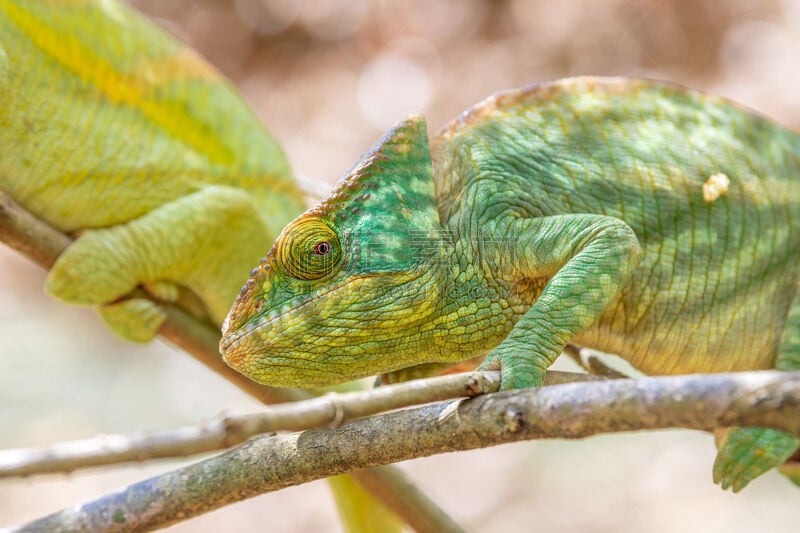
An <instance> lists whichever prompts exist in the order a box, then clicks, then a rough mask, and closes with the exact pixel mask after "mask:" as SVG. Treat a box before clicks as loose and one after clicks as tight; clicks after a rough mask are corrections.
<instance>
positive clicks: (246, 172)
mask: <svg viewBox="0 0 800 533" xmlns="http://www.w3.org/2000/svg"><path fill="white" fill-rule="evenodd" d="M0 189H3V190H5V191H6V192H8V193H9V194H10V195H11V196H12V197H13V198H14V199H15V200H16V201H17V202H19V203H20V204H22V205H24V206H25V207H26V208H27V209H28V210H30V211H32V212H33V213H34V214H36V215H37V216H39V217H41V218H42V219H44V220H46V221H47V222H49V223H50V224H52V225H53V226H55V227H57V228H59V229H61V230H63V231H66V232H69V233H72V234H74V235H79V237H78V239H77V240H76V242H75V243H74V244H73V245H72V246H70V247H69V248H68V249H67V251H66V252H65V253H64V254H63V255H62V256H61V257H60V258H59V260H58V262H57V263H56V265H55V266H54V268H53V269H52V271H51V272H50V275H49V276H48V279H47V290H48V291H49V292H50V293H52V294H53V295H55V296H56V297H58V298H60V299H62V300H64V301H67V302H69V303H75V304H91V305H101V306H103V307H101V314H102V315H103V317H104V319H105V320H106V322H107V323H108V324H109V326H111V327H112V329H114V331H116V332H117V333H119V334H120V335H122V336H123V337H126V338H128V339H131V340H139V341H146V340H149V339H150V338H152V337H153V336H154V335H155V333H156V331H157V329H158V327H159V326H160V324H161V323H162V322H163V320H164V313H163V311H162V310H161V309H160V307H158V306H156V305H154V304H152V303H150V302H149V301H148V300H144V299H134V300H125V301H121V302H116V301H115V300H117V299H118V298H119V297H121V296H123V295H125V294H126V293H128V292H129V291H130V290H131V289H133V288H134V287H136V286H137V285H139V284H142V285H145V286H146V287H147V288H149V289H151V292H153V293H154V294H156V295H158V296H161V297H164V298H167V299H174V298H176V297H178V296H179V295H181V294H182V293H185V292H186V291H185V290H184V289H187V288H188V289H190V290H191V292H193V293H195V294H196V296H199V299H200V300H201V303H202V307H203V308H204V311H203V314H207V316H208V318H210V320H211V321H213V322H214V323H216V324H220V323H221V322H222V320H223V318H224V317H225V314H226V313H227V311H228V309H229V308H230V303H231V301H232V300H233V298H234V296H235V295H236V292H237V291H238V289H239V287H240V286H241V284H242V283H243V282H244V281H245V279H246V276H247V272H248V270H249V266H250V265H251V264H252V263H255V262H257V261H258V258H259V257H261V255H262V254H263V250H262V249H261V246H263V244H262V243H264V242H269V241H270V240H271V239H274V237H275V235H277V233H278V231H279V230H280V228H281V227H283V226H284V225H285V224H286V223H287V222H288V221H289V220H291V218H292V217H294V216H296V215H297V214H298V213H300V212H301V211H302V210H303V202H302V196H301V194H300V192H299V189H298V188H297V186H296V185H295V184H294V182H293V180H292V176H291V173H290V171H289V169H288V166H287V163H286V159H285V158H284V156H283V154H282V152H281V150H280V148H279V147H278V145H277V144H276V143H275V142H274V141H273V140H272V138H271V137H270V136H269V135H268V134H267V132H266V131H265V130H264V129H263V127H262V126H261V124H260V123H259V122H258V120H257V118H256V117H255V116H254V115H253V113H252V112H251V111H250V109H248V107H247V106H246V105H245V104H244V103H243V102H242V100H241V99H240V97H239V96H238V95H237V94H236V92H235V91H234V90H233V89H232V87H231V86H230V85H229V84H228V82H226V81H225V80H224V79H223V78H222V77H221V76H219V74H217V73H216V72H215V71H214V70H213V69H212V68H211V67H210V66H209V65H208V64H206V62H205V61H203V60H202V59H201V58H200V57H199V56H197V55H196V54H195V53H194V52H192V51H191V50H189V49H188V48H186V47H185V46H183V45H181V44H179V43H177V42H176V41H175V40H173V39H172V38H170V37H169V36H167V35H166V34H165V33H164V32H162V31H161V30H159V29H158V28H156V27H154V26H153V25H152V24H150V23H149V22H147V21H146V20H145V19H143V18H142V17H140V16H139V15H138V14H136V13H135V12H133V11H132V10H130V9H128V8H127V7H126V6H125V5H123V4H118V3H116V2H111V1H104V2H100V1H99V0H97V1H95V0H92V1H90V0H79V1H73V2H68V3H66V4H65V3H64V2H57V1H30V2H26V1H9V0H0Z"/></svg>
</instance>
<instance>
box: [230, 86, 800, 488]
mask: <svg viewBox="0 0 800 533" xmlns="http://www.w3.org/2000/svg"><path fill="white" fill-rule="evenodd" d="M799 255H800V136H798V135H796V134H794V133H792V132H791V131H788V130H786V129H784V128H782V127H780V126H778V125H777V124H775V123H773V122H771V121H769V120H767V119H765V118H763V117H761V116H759V115H757V114H754V113H752V112H750V111H748V110H746V109H744V108H742V107H739V106H737V105H735V104H733V103H731V102H728V101H726V100H724V99H721V98H717V97H714V96H709V95H706V94H702V93H699V92H694V91H689V90H685V89H682V88H679V87H676V86H672V85H668V84H663V83H658V82H652V81H646V80H626V79H603V78H575V79H568V80H563V81H558V82H554V83H545V84H540V85H535V86H532V87H529V88H525V89H522V90H516V91H510V92H505V93H500V94H497V95H495V96H492V97H490V98H488V99H487V100H485V101H484V102H482V103H480V104H478V105H477V106H475V107H473V108H471V109H469V110H468V111H466V112H465V113H464V114H462V115H461V116H460V117H459V118H457V119H456V120H455V121H453V122H452V123H450V124H449V125H447V126H445V127H444V129H443V130H442V131H441V132H440V133H439V134H438V135H436V136H435V137H434V138H433V139H431V140H430V141H429V139H428V135H427V132H426V124H425V121H424V119H423V118H421V117H412V118H410V119H408V120H406V121H404V122H402V123H400V124H399V125H397V126H396V127H394V128H393V129H392V130H391V131H389V132H388V133H387V134H386V135H385V136H384V137H383V138H382V139H381V140H380V141H379V142H378V144H377V145H376V146H375V147H374V148H373V149H372V151H370V152H368V153H367V154H366V155H365V156H364V157H363V159H362V160H361V162H360V163H358V164H357V165H356V166H355V167H354V168H353V169H352V170H350V171H349V172H348V173H347V174H346V175H345V177H344V178H343V180H342V181H341V182H340V183H339V185H338V187H337V188H336V189H335V191H334V192H333V193H331V195H330V196H329V197H328V198H327V199H326V200H324V201H323V202H321V203H320V204H319V205H317V206H316V207H314V208H313V209H311V210H309V211H307V212H306V213H304V214H302V215H301V216H300V217H298V218H296V219H295V220H294V221H293V222H291V223H290V224H289V225H288V226H287V227H286V228H285V229H284V230H283V232H282V233H281V235H280V236H279V237H278V239H277V241H276V243H275V245H274V246H273V247H272V249H271V251H270V252H269V254H268V255H267V256H266V258H264V259H263V260H262V262H261V264H260V265H259V266H258V267H257V268H256V269H254V270H253V272H252V273H251V277H250V279H249V281H248V282H247V284H246V285H245V286H244V287H243V288H242V290H241V292H240V295H239V297H238V298H237V300H236V302H235V304H234V305H233V308H232V309H231V311H230V314H229V315H228V318H227V319H226V321H225V324H224V326H223V339H222V342H221V345H220V346H221V351H222V353H223V356H224V358H225V360H226V361H227V363H228V364H229V365H231V366H233V367H234V368H236V369H237V370H239V371H241V372H242V373H244V374H246V375H247V376H249V377H251V378H252V379H254V380H256V381H259V382H262V383H266V384H270V385H280V386H301V387H311V386H321V385H328V384H332V383H336V382H341V381H345V380H350V379H354V378H359V377H363V376H367V375H372V374H376V373H384V372H393V371H398V370H399V369H403V368H406V367H412V366H416V365H428V366H424V367H423V368H426V369H428V370H434V369H436V368H439V366H440V364H442V363H444V364H447V363H454V362H457V361H462V360H466V359H469V358H472V357H476V356H479V355H482V354H486V358H485V360H484V362H483V364H482V368H486V369H496V368H499V369H500V371H501V380H502V388H503V389H512V388H518V387H528V386H538V385H540V384H541V383H542V379H543V376H544V373H545V370H546V369H547V367H548V366H549V365H550V364H551V363H552V362H553V361H554V360H555V358H556V357H557V356H558V355H559V354H560V353H561V351H562V349H563V348H564V347H565V345H566V344H568V343H572V344H575V345H578V346H586V347H591V348H595V349H599V350H602V351H605V352H609V353H614V354H618V355H620V356H622V357H624V358H626V359H627V360H628V361H630V362H631V363H632V364H633V365H634V366H635V367H637V368H638V369H640V370H642V371H643V372H646V373H650V374H674V373H692V372H724V371H736V370H746V369H766V368H773V367H776V368H779V369H797V368H799V367H800V349H798V346H800V344H798V342H797V332H798V319H797V316H796V315H798V314H800V313H798V309H797V307H798V305H797V304H794V307H793V302H794V300H795V293H796V288H797V283H798V256H799ZM790 309H791V310H792V311H793V312H792V313H791V314H790ZM787 317H788V319H787ZM787 320H789V321H790V322H791V324H789V326H787ZM784 330H786V334H784ZM799 444H800V440H798V439H797V438H795V437H794V436H792V435H790V434H786V433H781V432H779V431H776V430H771V429H761V428H733V429H730V430H728V431H727V434H726V436H725V437H724V438H723V440H722V442H721V444H720V452H719V455H718V457H717V461H716V463H715V466H714V477H715V481H716V482H718V483H721V484H722V486H723V488H728V487H732V488H733V489H734V490H739V489H741V488H742V487H744V486H745V485H746V484H747V483H748V482H749V481H750V480H751V479H753V478H754V477H755V476H757V475H759V474H760V473H762V472H764V471H766V470H768V469H769V468H771V467H773V466H776V465H779V464H781V463H782V462H783V461H784V460H786V459H787V458H788V457H790V456H791V455H792V453H793V452H794V451H795V450H796V449H797V447H798V445H799Z"/></svg>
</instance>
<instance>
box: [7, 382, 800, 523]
mask: <svg viewBox="0 0 800 533" xmlns="http://www.w3.org/2000/svg"><path fill="white" fill-rule="evenodd" d="M798 407H800V372H777V371H764V372H745V373H736V374H710V375H689V376H670V377H657V378H645V379H642V380H604V381H593V382H585V383H568V384H563V385H556V386H552V387H542V388H540V389H523V390H515V391H508V392H502V393H496V394H487V395H483V396H478V397H477V398H473V399H470V400H455V401H446V402H441V403H437V404H432V405H427V406H423V407H418V408H414V409H407V410H404V411H395V412H392V413H388V414H384V415H380V416H374V417H369V418H363V419H359V420H355V421H353V422H351V423H349V424H347V425H345V426H343V427H342V428H340V429H313V430H308V431H305V432H302V433H293V434H289V435H283V436H275V437H257V438H255V439H252V440H250V441H248V442H247V443H245V444H243V445H242V446H239V447H237V448H234V449H232V450H230V451H228V452H226V453H223V454H221V455H219V456H217V457H213V458H211V459H207V460H205V461H201V462H198V463H195V464H193V465H189V466H186V467H183V468H180V469H177V470H174V471H172V472H169V473H167V474H164V475H161V476H156V477H154V478H151V479H148V480H145V481H142V482H140V483H136V484H134V485H131V486H129V487H127V488H126V489H123V490H120V491H117V492H114V493H111V494H107V495H105V496H103V497H101V498H98V499H97V500H94V501H92V502H88V503H86V504H84V505H81V506H77V507H73V508H70V509H67V510H64V511H61V512H58V513H55V514H52V515H50V516H47V517H44V518H42V519H40V520H37V521H34V522H31V523H29V524H26V525H25V526H22V528H21V529H20V530H22V531H43V530H44V531H66V530H92V531H107V530H110V529H113V530H115V531H123V530H124V531H131V530H141V529H152V528H158V527H165V526H167V525H169V524H172V523H175V522H178V521H180V520H185V519H186V518H187V517H189V516H193V515H197V514H201V513H205V512H207V511H210V510H212V509H215V508H218V507H221V506H223V505H227V504H230V503H233V502H236V501H240V500H243V499H245V498H250V497H253V496H257V495H259V494H262V493H264V492H269V491H274V490H278V489H282V488H285V487H287V486H291V485H298V484H301V483H306V482H309V481H312V480H315V479H320V478H324V477H328V476H331V475H337V474H342V473H345V472H348V471H351V470H353V469H358V468H367V467H374V466H378V465H383V464H388V463H393V462H397V461H404V460H408V459H413V458H417V457H425V456H428V455H432V454H437V453H444V452H451V451H456V450H468V449H474V448H485V447H488V446H494V445H497V444H503V443H508V442H515V441H521V440H529V439H545V438H561V439H576V438H583V437H588V436H590V435H596V434H598V433H610V432H619V431H633V430H646V429H662V428H670V427H682V428H690V429H698V430H704V431H713V430H714V429H716V428H720V427H729V426H761V427H774V428H777V429H781V430H785V431H790V432H792V433H794V434H800V409H799V408H798Z"/></svg>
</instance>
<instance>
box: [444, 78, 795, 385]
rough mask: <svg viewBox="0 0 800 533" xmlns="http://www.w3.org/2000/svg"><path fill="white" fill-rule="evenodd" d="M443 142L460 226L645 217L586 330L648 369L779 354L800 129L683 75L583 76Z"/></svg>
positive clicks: (471, 115)
mask: <svg viewBox="0 0 800 533" xmlns="http://www.w3.org/2000/svg"><path fill="white" fill-rule="evenodd" d="M432 145H433V157H434V166H435V170H434V176H435V177H436V187H437V195H438V197H439V200H440V211H441V217H442V220H443V223H444V224H445V225H446V226H449V227H450V228H451V229H452V232H453V234H456V235H469V234H471V233H475V229H474V228H477V227H481V228H487V227H491V224H492V221H494V220H498V219H502V218H503V217H542V216H548V215H556V214H563V213H596V214H603V215H610V216H613V217H616V218H620V219H622V220H624V221H625V222H626V223H627V224H628V225H629V226H631V228H632V229H633V230H634V232H635V233H636V236H637V237H638V239H639V241H640V243H641V244H642V246H643V248H644V256H643V259H642V262H641V263H640V265H639V267H638V268H637V270H636V271H635V273H634V275H633V277H632V279H631V280H630V281H629V282H628V283H627V285H626V286H625V287H624V288H623V290H622V294H621V295H620V297H619V298H618V299H617V301H616V303H615V304H614V305H612V306H611V307H610V308H609V309H608V310H607V311H606V312H605V313H604V314H603V316H602V317H601V318H600V320H599V321H598V322H597V323H595V325H594V326H592V327H591V328H590V329H589V330H588V331H586V332H584V333H583V334H582V335H580V336H579V337H578V338H576V339H575V342H576V343H577V344H580V345H585V346H590V347H594V348H597V349H600V350H604V351H608V352H611V353H617V354H620V355H622V356H623V357H625V358H626V359H628V360H630V361H631V362H632V363H633V364H634V365H635V366H637V367H639V368H640V369H641V370H643V371H645V372H647V373H675V372H698V371H705V370H712V369H713V370H714V371H717V372H719V371H724V370H737V369H752V368H768V367H771V366H773V364H774V358H775V355H776V353H777V350H778V347H779V344H780V337H779V335H780V332H781V331H782V330H783V322H784V320H785V317H786V313H787V311H788V309H789V306H790V305H791V302H792V300H793V298H794V294H795V290H796V280H797V277H798V267H797V257H798V254H800V208H798V200H800V137H798V135H796V134H794V133H792V132H790V131H788V130H786V129H783V128H781V127H780V126H778V125H776V124H775V123H773V122H771V121H769V120H766V119H764V118H763V117H760V116H758V115H756V114H754V113H752V112H749V111H747V110H744V109H742V108H741V107H738V106H735V105H733V104H731V103H729V102H727V101H725V100H722V99H720V98H716V97H712V96H708V95H705V94H701V93H697V92H691V91H686V90H683V89H680V88H678V87H675V86H670V85H665V84H659V83H654V82H649V81H643V80H642V81H631V80H624V81H623V80H600V79H592V78H580V79H574V80H564V81H561V82H556V83H553V84H545V85H540V86H534V87H532V88H528V89H523V90H520V91H512V92H508V93H503V94H500V95H497V96H494V97H491V98H489V99H488V100H486V101H484V102H483V103H481V104H479V105H477V106H476V107H474V108H472V109H470V110H469V111H467V112H466V113H464V114H463V115H462V116H461V117H460V118H459V119H457V120H456V121H454V122H453V123H452V124H450V125H449V126H447V127H446V128H445V129H444V130H443V131H442V132H441V133H440V134H439V136H438V137H437V138H436V139H434V141H433V143H432ZM715 184H716V185H718V186H719V188H717V189H715V188H714V185H715ZM704 189H705V190H706V195H705V196H704ZM476 205H482V206H483V207H482V208H481V209H476ZM475 213H480V217H483V218H479V219H478V220H475ZM473 237H477V236H475V235H473ZM533 285H534V286H538V287H541V285H542V284H541V283H538V284H536V283H534V284H533ZM515 290H517V291H518V288H513V290H512V289H510V288H508V287H506V288H505V291H506V292H515ZM537 296H538V294H537V293H536V291H528V292H525V290H523V291H522V298H523V299H525V298H527V299H528V300H531V301H532V300H535V298H536V297H537ZM767 332H775V334H772V333H767Z"/></svg>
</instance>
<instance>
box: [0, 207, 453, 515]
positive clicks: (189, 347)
mask: <svg viewBox="0 0 800 533" xmlns="http://www.w3.org/2000/svg"><path fill="white" fill-rule="evenodd" d="M0 241H2V242H4V243H6V244H7V245H8V246H10V247H11V248H13V249H15V250H17V251H18V252H20V253H21V254H23V255H24V256H26V257H27V258H29V259H30V260H31V261H33V262H34V263H36V264H38V265H39V266H41V267H42V268H44V269H45V270H49V269H50V267H52V266H53V263H55V261H56V259H57V258H58V256H59V255H60V254H61V252H62V251H63V250H64V249H65V248H66V247H67V246H69V244H70V243H71V242H72V239H71V238H70V237H69V236H67V235H64V234H63V233H61V232H60V231H58V230H57V229H55V228H53V227H52V226H50V225H48V224H47V223H45V222H44V221H42V220H40V219H39V218H37V217H36V216H34V215H33V214H31V213H29V212H28V211H27V210H25V209H23V208H22V207H21V206H20V205H18V204H17V203H16V202H14V201H13V199H12V198H11V197H10V196H9V195H8V194H6V193H5V192H3V191H0ZM137 293H140V295H143V296H145V297H146V296H147V295H145V294H144V293H143V292H142V291H137ZM159 304H161V305H162V306H163V307H164V308H165V309H166V311H167V319H166V321H165V322H164V324H163V325H162V326H161V329H160V330H159V334H160V335H161V336H162V337H163V338H164V339H166V340H168V341H169V342H171V343H173V344H175V345H176V346H178V347H179V348H181V349H183V350H184V351H186V352H187V353H189V354H190V355H191V356H192V357H194V358H195V359H196V360H197V361H199V362H200V363H202V364H204V365H205V366H206V367H207V368H209V369H210V370H212V371H213V372H215V373H217V374H219V375H220V376H222V377H223V378H225V379H227V380H228V381H230V382H231V383H233V384H234V385H236V386H237V387H239V388H240V389H241V390H243V391H244V392H246V393H248V394H249V395H250V396H252V397H254V398H256V399H257V400H259V401H261V402H262V403H280V402H293V401H297V400H302V399H307V398H309V397H312V396H313V395H312V394H310V393H309V392H306V391H301V390H297V389H279V388H273V387H267V386H265V385H260V384H258V383H256V382H254V381H251V380H250V379H248V378H246V377H244V376H243V375H241V374H239V373H238V372H236V371H234V370H233V369H232V368H230V367H228V366H227V365H226V364H225V363H224V361H222V358H221V357H220V356H219V336H220V335H219V331H218V330H217V329H215V328H213V327H212V326H210V325H208V324H205V323H203V322H201V321H199V320H197V319H195V318H194V317H193V316H191V315H190V314H189V313H187V312H186V311H184V310H182V309H180V308H179V307H177V306H174V305H171V304H165V303H163V302H159ZM396 479H399V477H398V478H391V477H378V478H376V479H375V480H373V483H372V485H375V484H381V483H389V484H390V483H392V482H394V481H396ZM365 488H366V489H367V490H371V489H370V488H369V487H365ZM406 488H407V483H406V484H400V485H397V486H392V485H386V486H384V487H383V490H381V491H379V492H376V495H377V497H378V498H379V499H380V497H381V496H385V495H387V494H392V493H394V494H396V493H399V492H400V491H402V490H406ZM383 503H384V505H386V506H387V507H389V508H392V502H391V501H384V502H383ZM407 503H408V505H406V506H405V507H403V508H402V509H400V510H401V511H403V512H407V513H408V514H405V515H401V516H400V518H402V519H403V520H404V521H406V522H407V523H409V524H412V523H416V522H420V521H424V522H427V523H431V524H437V523H439V520H440V518H441V516H442V515H444V511H442V510H441V509H438V507H437V506H436V504H435V503H433V502H432V501H431V500H430V499H428V498H427V497H426V496H425V495H424V493H422V492H421V491H415V492H413V493H411V492H410V493H409V496H408V498H407ZM431 509H437V511H438V512H436V513H431V512H430V510H431ZM451 522H452V520H449V521H448V523H451ZM448 523H442V528H445V527H447V525H448Z"/></svg>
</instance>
